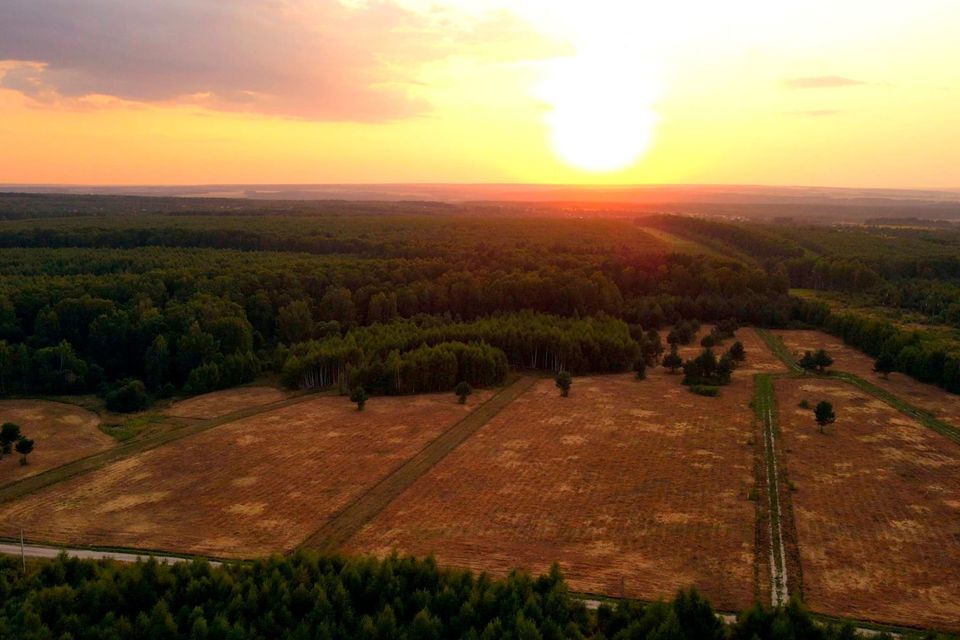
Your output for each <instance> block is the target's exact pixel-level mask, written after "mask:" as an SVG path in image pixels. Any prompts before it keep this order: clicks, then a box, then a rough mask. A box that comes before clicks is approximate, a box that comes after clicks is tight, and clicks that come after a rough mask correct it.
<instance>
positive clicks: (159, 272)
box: [0, 195, 960, 411]
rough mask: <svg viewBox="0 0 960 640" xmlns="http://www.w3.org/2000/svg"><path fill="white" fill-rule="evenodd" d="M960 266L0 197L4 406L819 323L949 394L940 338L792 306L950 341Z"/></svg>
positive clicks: (717, 235) (432, 373)
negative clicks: (846, 301) (837, 298)
mask: <svg viewBox="0 0 960 640" xmlns="http://www.w3.org/2000/svg"><path fill="white" fill-rule="evenodd" d="M32 214H35V215H33V216H32V217H31V215H32ZM648 231H650V232H648ZM660 232H667V233H668V234H671V235H672V236H673V237H680V238H684V239H685V240H686V241H688V242H690V243H694V246H701V247H702V248H703V251H701V252H691V251H689V250H687V251H681V250H677V248H676V247H675V246H673V245H671V244H670V242H669V241H664V240H663V239H662V238H661V237H660V236H658V235H657V234H658V233H660ZM958 249H960V232H957V231H954V230H945V229H939V228H937V229H930V228H928V227H919V228H912V227H890V226H883V225H846V226H836V225H835V226H831V225H826V224H811V223H802V222H762V223H758V222H746V221H740V220H731V219H719V218H715V219H705V218H698V217H691V216H678V215H652V216H644V217H630V216H627V215H601V214H597V215H596V216H595V217H593V218H587V217H585V216H583V215H582V211H577V212H576V215H573V214H571V213H565V212H564V210H563V209H562V207H558V208H557V209H556V210H555V211H554V212H553V213H552V215H551V214H550V213H549V212H545V211H544V210H543V208H540V209H538V210H537V211H536V212H535V213H530V214H525V213H523V211H522V210H521V209H520V208H517V207H514V208H510V207H499V208H498V207H494V206H491V205H476V206H474V207H470V206H467V205H458V206H448V205H442V204H437V203H344V202H339V203H338V202H333V201H329V202H316V203H304V202H298V203H283V202H279V201H278V202H271V201H256V202H252V201H242V200H241V201H233V200H215V199H176V198H142V197H136V198H133V197H130V198H127V197H105V196H100V197H78V196H39V195H30V196H24V195H20V196H17V195H0V274H2V275H0V393H2V394H6V395H23V394H34V393H42V394H71V393H98V394H100V395H101V396H102V397H103V398H104V400H105V401H106V402H107V403H108V404H109V406H110V407H111V408H113V409H115V410H119V411H130V410H137V409H140V408H143V407H145V406H147V405H148V404H149V403H150V402H151V401H152V400H154V399H156V398H161V397H168V396H171V395H175V394H176V395H187V394H195V393H201V392H204V391H209V390H213V389H219V388H225V387H230V386H235V385H237V384H241V383H244V382H247V381H250V380H253V379H255V378H256V377H258V376H260V375H261V374H264V373H270V372H273V373H275V374H277V375H279V376H280V377H281V379H282V380H283V381H284V383H285V384H288V385H289V386H291V387H300V388H313V387H327V386H336V385H340V386H341V388H347V387H353V386H356V385H362V386H364V387H368V388H369V389H370V391H371V392H374V393H412V392H416V391H419V390H449V389H452V388H453V386H455V385H456V384H457V383H458V382H461V381H466V382H469V383H470V384H471V385H475V386H489V385H495V384H497V383H499V382H500V381H502V379H503V378H504V376H505V374H506V369H507V367H513V368H530V369H543V370H548V371H559V370H561V369H563V370H569V371H570V372H572V373H575V374H582V373H591V372H612V371H627V370H630V369H631V368H635V367H636V363H637V360H638V359H639V358H640V357H641V354H640V351H641V350H642V349H643V341H644V336H645V335H646V334H647V332H649V331H660V330H667V329H669V328H670V327H673V326H674V325H676V324H678V323H680V322H682V321H699V322H708V323H714V322H718V321H721V320H730V321H734V322H739V323H742V324H753V325H757V326H768V327H787V326H813V327H819V328H823V329H825V330H827V331H830V332H831V333H834V334H835V335H838V336H841V337H842V338H843V339H844V340H846V341H847V342H849V343H850V344H852V345H854V346H857V347H859V348H862V349H863V350H865V351H866V352H868V353H870V354H871V355H873V356H874V357H877V358H880V357H884V358H885V359H888V360H892V361H893V362H894V365H895V368H896V370H898V371H902V372H904V373H908V374H909V375H912V376H914V377H916V378H918V379H921V380H923V381H927V382H933V383H936V384H939V385H941V386H943V387H944V388H946V389H949V390H951V391H960V353H958V350H957V347H956V346H955V345H954V344H952V343H948V342H944V341H942V340H932V339H930V338H929V336H926V335H924V334H923V333H922V332H918V331H917V330H915V329H911V328H906V327H903V326H901V325H899V324H897V323H896V322H894V321H891V320H881V319H877V318H869V317H866V316H863V315H861V314H857V313H856V312H853V311H849V310H846V311H843V312H840V311H837V310H834V309H831V308H829V307H827V306H826V305H824V304H822V303H820V302H816V301H810V300H804V299H800V298H797V297H795V296H791V295H790V290H791V289H795V288H804V289H810V290H813V291H823V292H843V293H848V292H856V294H857V295H858V296H864V297H869V298H870V299H871V300H874V301H876V302H877V303H878V304H883V305H885V306H887V307H889V308H891V309H895V310H896V309H900V310H902V311H903V312H912V313H920V314H922V315H923V317H924V318H926V319H927V320H928V321H929V322H931V323H941V324H945V325H948V326H955V327H957V326H960V324H958V323H960V283H958V281H957V278H958V276H960V251H958Z"/></svg>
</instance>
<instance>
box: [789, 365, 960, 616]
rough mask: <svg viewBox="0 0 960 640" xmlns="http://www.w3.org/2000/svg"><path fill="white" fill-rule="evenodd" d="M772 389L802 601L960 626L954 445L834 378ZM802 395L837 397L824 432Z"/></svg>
mask: <svg viewBox="0 0 960 640" xmlns="http://www.w3.org/2000/svg"><path fill="white" fill-rule="evenodd" d="M838 351H839V350H838ZM843 366H846V363H844V364H842V365H841V367H843ZM776 390H777V399H778V405H779V413H780V428H781V431H782V433H783V446H784V450H785V452H786V461H787V463H786V464H787V474H788V476H789V478H790V480H791V481H792V482H793V483H794V485H795V487H796V491H795V492H793V493H792V494H791V498H792V501H793V508H794V516H795V520H796V526H797V532H798V537H799V544H800V554H801V560H802V563H803V571H804V592H805V593H804V596H805V600H806V602H807V604H808V605H809V606H810V607H811V608H812V609H813V610H814V611H817V612H820V613H827V614H831V615H837V616H846V617H852V618H858V619H868V620H875V621H879V622H888V623H895V624H904V625H918V626H928V627H932V628H942V629H947V630H952V631H960V598H958V597H957V594H960V447H958V446H957V445H956V444H954V443H953V442H951V441H949V440H948V439H946V438H944V437H943V436H941V435H939V434H937V433H936V432H934V431H932V430H930V429H927V428H925V427H924V426H922V425H921V424H919V423H917V422H916V421H914V420H911V419H909V418H907V417H905V416H903V415H902V414H900V413H899V412H897V411H896V410H894V409H893V408H891V407H890V406H888V405H887V404H885V403H883V402H881V401H880V400H877V399H875V398H873V397H872V396H869V395H867V394H865V393H863V392H861V391H860V390H858V389H856V388H855V387H853V386H852V385H848V384H845V383H843V382H840V381H833V380H814V379H799V380H797V379H783V380H778V381H776ZM803 400H806V401H807V402H808V403H809V404H810V406H814V405H815V404H816V403H817V402H819V401H820V400H827V401H829V402H831V403H833V405H834V407H835V410H836V413H837V422H836V424H835V425H832V426H829V427H827V433H826V434H825V435H821V434H820V433H818V431H817V426H816V423H815V422H814V420H813V412H812V410H810V409H803V408H801V407H799V404H800V402H801V401H803Z"/></svg>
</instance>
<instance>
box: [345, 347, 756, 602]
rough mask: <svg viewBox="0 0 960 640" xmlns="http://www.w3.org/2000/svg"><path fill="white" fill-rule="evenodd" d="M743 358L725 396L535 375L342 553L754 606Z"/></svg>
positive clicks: (671, 381) (656, 378)
mask: <svg viewBox="0 0 960 640" xmlns="http://www.w3.org/2000/svg"><path fill="white" fill-rule="evenodd" d="M702 333H703V332H702ZM749 333H750V332H749V331H747V330H741V332H740V334H741V335H742V336H743V337H746V336H747V335H748V334H749ZM741 335H738V337H741ZM741 339H742V337H741ZM731 343H732V341H731ZM725 346H726V345H725ZM699 349H700V347H699V346H688V347H685V348H683V349H681V353H682V354H683V355H684V356H685V357H690V356H692V355H694V354H695V353H697V352H698V351H699ZM747 350H748V352H751V353H750V355H751V356H752V358H753V359H755V361H756V363H755V366H764V367H766V366H772V365H773V364H774V363H775V359H774V357H773V355H772V354H770V353H769V351H768V350H767V349H766V348H763V349H762V350H760V348H759V347H758V348H757V349H751V348H750V347H749V346H748V347H747ZM746 369H747V367H746V366H745V367H744V369H742V370H740V371H738V373H737V374H735V380H734V382H733V384H731V385H730V386H729V387H725V388H724V389H723V391H722V395H721V397H719V398H706V397H702V396H697V395H694V394H692V393H691V392H689V391H688V390H687V389H686V388H684V387H683V386H682V385H681V384H680V380H681V376H680V375H670V374H668V373H666V372H665V371H664V370H663V368H662V367H657V368H656V369H655V370H651V371H650V372H649V374H648V379H647V380H645V381H636V380H634V379H633V378H632V376H630V375H611V376H596V377H581V378H576V379H575V380H574V384H573V388H572V391H571V396H570V397H569V398H566V399H562V398H560V397H558V392H557V390H556V389H555V388H554V385H553V381H552V380H543V381H540V382H538V383H537V384H536V385H535V386H534V387H533V388H532V389H530V390H529V391H527V392H526V393H525V394H524V395H522V396H521V397H520V398H519V399H517V400H516V401H515V402H514V403H513V405H511V406H510V407H507V408H506V409H504V410H503V411H501V412H500V413H499V414H498V415H497V416H496V417H495V418H494V419H493V420H491V421H490V422H488V423H487V424H486V425H485V426H484V427H483V428H481V429H480V430H479V431H478V432H477V433H476V434H475V435H474V436H473V437H472V438H471V439H470V440H468V441H467V442H465V443H464V444H463V445H461V446H460V448H459V449H457V450H456V451H454V452H453V453H451V454H450V455H449V456H447V458H445V459H444V460H443V461H442V462H440V463H439V464H438V465H437V466H435V467H434V468H433V469H432V470H431V471H430V472H429V473H427V474H426V475H424V476H422V477H421V478H420V479H419V480H417V481H416V482H415V483H414V484H413V485H412V486H411V487H410V489H408V490H407V491H406V492H405V493H404V494H402V495H401V496H400V497H399V498H398V499H397V500H395V501H394V502H393V503H391V504H390V505H389V506H388V507H387V508H386V509H385V510H384V511H382V512H381V513H380V514H379V515H378V516H377V517H375V518H374V519H373V520H371V521H370V522H369V523H368V524H367V525H366V526H365V527H364V528H363V529H361V530H360V532H359V533H358V534H357V535H356V536H355V537H354V538H353V539H352V540H350V541H349V542H348V543H347V545H346V549H347V550H348V551H351V552H372V553H376V554H378V555H383V554H388V553H390V552H391V550H393V549H397V550H398V551H401V552H405V553H414V554H421V555H422V554H426V553H434V554H436V557H437V559H438V561H439V562H441V563H445V564H449V565H453V566H458V567H464V568H470V569H474V570H483V571H488V572H491V573H493V574H498V575H503V574H505V573H507V572H508V571H510V570H511V569H512V568H514V567H522V568H525V569H528V570H530V571H533V572H542V571H545V570H547V569H548V568H549V566H550V564H551V563H552V562H554V561H557V562H559V564H560V566H561V568H562V569H563V571H564V573H565V575H566V576H567V579H568V581H569V583H570V585H571V587H572V588H573V589H575V590H577V591H581V592H588V593H598V594H607V595H613V596H619V595H626V596H628V597H636V598H643V599H655V598H660V597H670V596H672V595H673V593H674V592H675V591H676V590H677V589H678V588H681V587H686V586H689V585H696V586H697V587H699V588H700V589H701V590H702V591H703V592H704V593H705V594H706V595H707V596H709V597H710V598H711V599H712V601H713V602H714V603H715V605H717V606H719V607H720V608H723V609H737V608H741V607H746V606H748V605H749V604H750V603H751V602H752V601H753V598H754V594H755V585H754V562H755V559H754V544H755V530H754V520H755V514H754V511H755V505H754V503H753V502H751V501H750V500H749V499H748V495H749V493H750V490H751V489H752V488H753V487H754V475H753V452H754V450H753V447H752V446H751V444H749V443H750V442H751V440H752V436H753V415H752V412H751V410H750V408H749V406H748V404H749V401H750V398H751V394H752V384H751V375H750V374H749V373H748V372H747V371H746Z"/></svg>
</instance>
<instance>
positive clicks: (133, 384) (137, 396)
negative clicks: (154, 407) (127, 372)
mask: <svg viewBox="0 0 960 640" xmlns="http://www.w3.org/2000/svg"><path fill="white" fill-rule="evenodd" d="M104 399H105V400H106V404H107V409H110V411H116V412H119V413H133V412H134V411H143V410H144V409H146V408H147V405H149V404H150V398H149V396H148V395H147V388H146V387H145V386H144V384H143V382H141V381H140V380H136V379H133V378H129V379H127V380H121V381H120V382H119V383H117V385H116V386H114V387H113V388H112V389H111V390H110V391H108V392H107V394H106V396H105V397H104Z"/></svg>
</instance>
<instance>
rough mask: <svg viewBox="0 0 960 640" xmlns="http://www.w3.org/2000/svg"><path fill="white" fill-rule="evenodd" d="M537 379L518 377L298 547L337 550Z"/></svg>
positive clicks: (327, 550)
mask: <svg viewBox="0 0 960 640" xmlns="http://www.w3.org/2000/svg"><path fill="white" fill-rule="evenodd" d="M540 379H541V378H539V377H533V376H523V377H520V378H518V379H517V380H516V381H514V382H513V383H512V384H510V385H509V386H507V387H506V388H504V389H503V390H501V391H500V392H499V393H497V394H496V395H495V396H493V397H492V398H490V399H489V400H487V401H486V402H484V403H483V404H482V405H480V406H479V407H477V408H476V409H474V410H473V411H472V412H470V414H469V415H467V416H465V417H464V418H463V419H462V420H460V421H459V422H457V423H455V424H454V425H453V426H451V427H450V428H449V429H447V430H446V431H444V432H443V433H442V434H440V435H439V436H438V437H437V438H435V439H434V440H432V441H431V442H430V443H429V444H427V445H426V446H425V447H424V448H423V449H421V450H420V452H419V453H417V454H416V455H414V456H413V457H412V458H410V459H409V460H407V461H406V462H404V463H403V464H401V465H400V466H399V467H397V468H396V469H394V470H393V471H392V472H391V473H389V474H387V475H386V476H385V477H384V478H382V479H381V480H380V481H379V482H377V483H376V484H375V485H373V486H372V487H370V488H369V489H367V490H366V491H364V492H363V493H361V494H360V495H359V496H358V497H357V498H355V499H354V500H353V501H352V502H350V503H349V504H348V505H347V506H345V507H344V508H343V509H341V510H340V511H339V512H337V513H335V514H334V515H333V516H331V518H330V519H329V520H327V522H325V523H324V524H323V525H322V526H321V527H320V528H319V529H317V531H315V532H314V533H313V534H311V535H310V536H309V537H308V538H307V539H305V540H304V541H303V542H302V543H301V544H300V545H299V547H298V548H310V549H319V550H321V551H324V552H332V551H336V550H337V549H338V548H339V547H340V546H341V545H343V544H344V543H345V542H346V541H347V540H349V539H350V538H351V537H352V536H353V535H354V534H355V533H357V532H358V531H359V530H360V529H361V528H362V527H363V526H364V525H365V524H366V523H367V522H369V521H370V520H372V519H373V518H374V517H375V516H376V515H377V514H379V513H380V512H381V511H382V510H383V509H384V508H386V506H387V505H389V504H390V503H391V502H393V501H394V500H395V499H396V498H398V497H399V496H400V494H402V493H403V492H404V491H406V489H407V488H409V487H410V486H411V485H412V484H413V483H414V482H415V481H416V480H418V479H419V478H420V477H421V476H423V475H424V474H425V473H427V472H428V471H429V470H430V469H432V468H433V467H434V466H435V465H436V464H437V463H438V462H440V461H441V460H443V459H444V458H445V457H446V456H447V455H448V454H450V453H451V452H452V451H453V450H454V449H456V448H457V447H459V446H460V445H461V444H462V443H463V442H464V441H466V440H467V439H468V438H469V437H470V436H472V435H473V434H474V433H476V432H477V431H478V430H479V429H480V428H481V427H482V426H483V425H485V424H487V423H488V422H489V421H490V420H491V419H492V418H493V417H494V416H495V415H497V414H498V413H500V411H502V410H503V409H504V408H506V407H507V406H508V405H510V404H511V403H512V402H513V401H514V400H516V399H517V398H518V397H519V396H520V395H521V394H522V393H523V392H525V391H527V390H528V389H530V388H531V387H532V386H533V385H534V384H535V383H536V382H537V381H538V380H540Z"/></svg>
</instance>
